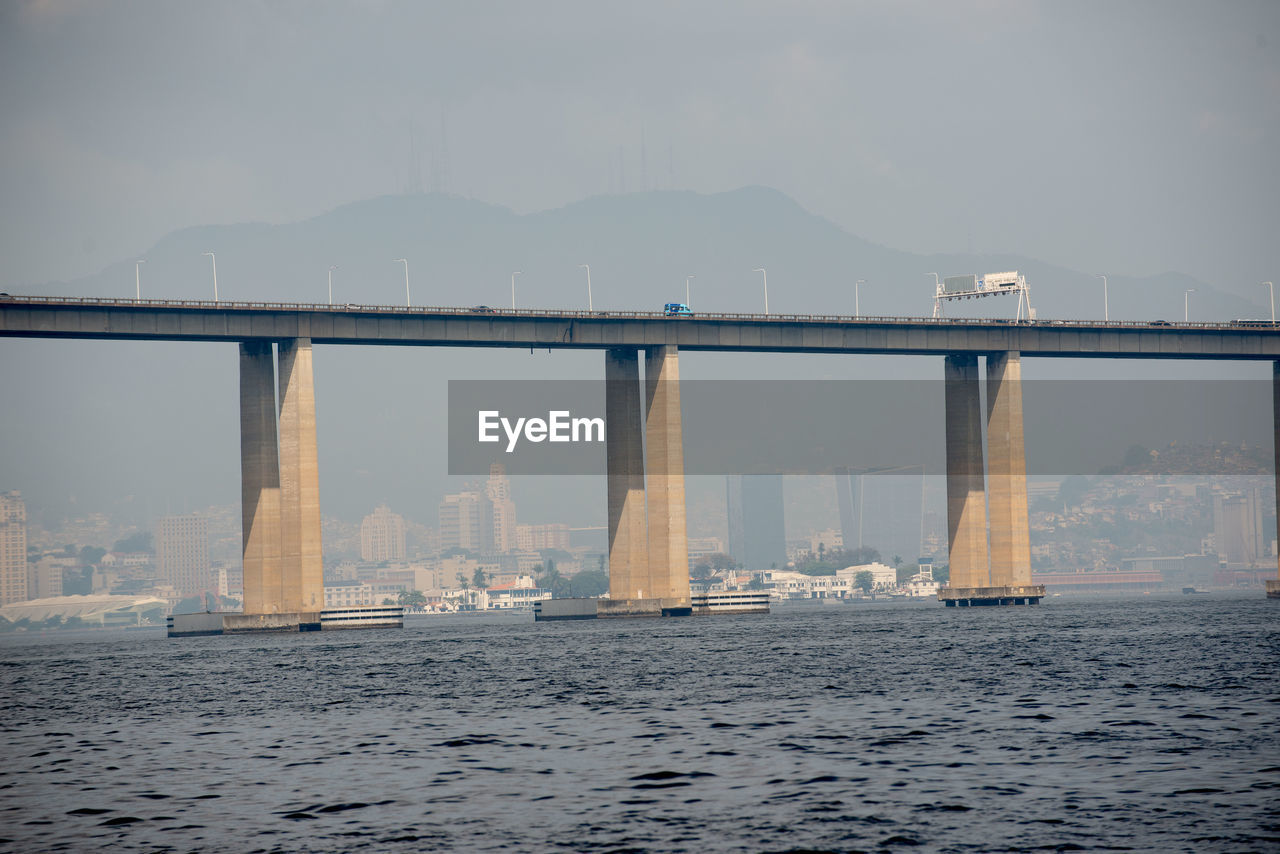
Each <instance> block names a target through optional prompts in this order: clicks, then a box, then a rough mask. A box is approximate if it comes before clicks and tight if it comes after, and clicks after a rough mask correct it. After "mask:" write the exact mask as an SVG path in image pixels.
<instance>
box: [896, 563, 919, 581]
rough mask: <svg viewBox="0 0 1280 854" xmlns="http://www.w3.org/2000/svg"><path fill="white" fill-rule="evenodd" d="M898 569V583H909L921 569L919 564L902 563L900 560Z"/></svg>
mask: <svg viewBox="0 0 1280 854" xmlns="http://www.w3.org/2000/svg"><path fill="white" fill-rule="evenodd" d="M896 569H897V572H898V583H899V584H906V583H907V582H908V581H910V580H911V579H912V578H913V577H915V574H916V573H917V572H919V571H920V567H919V566H918V565H917V564H914V563H901V562H899V563H898V564H896Z"/></svg>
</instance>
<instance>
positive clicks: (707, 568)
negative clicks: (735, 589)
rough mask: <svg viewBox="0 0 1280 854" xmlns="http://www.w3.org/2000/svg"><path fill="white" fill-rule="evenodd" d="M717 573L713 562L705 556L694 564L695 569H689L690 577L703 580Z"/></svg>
mask: <svg viewBox="0 0 1280 854" xmlns="http://www.w3.org/2000/svg"><path fill="white" fill-rule="evenodd" d="M714 574H715V573H714V572H713V571H712V569H711V562H710V561H708V560H707V559H706V558H705V557H704V558H702V559H701V560H699V561H698V562H697V563H695V564H694V565H693V569H691V570H689V577H690V578H693V579H696V580H698V581H701V580H703V579H707V578H710V577H711V576H712V575H714Z"/></svg>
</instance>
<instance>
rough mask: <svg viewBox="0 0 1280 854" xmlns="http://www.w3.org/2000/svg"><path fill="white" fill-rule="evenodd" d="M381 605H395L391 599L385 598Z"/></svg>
mask: <svg viewBox="0 0 1280 854" xmlns="http://www.w3.org/2000/svg"><path fill="white" fill-rule="evenodd" d="M382 604H383V605H394V604H396V603H395V601H394V600H393V599H391V598H387V599H383V600H382Z"/></svg>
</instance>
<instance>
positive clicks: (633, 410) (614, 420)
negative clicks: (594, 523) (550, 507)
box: [604, 350, 656, 599]
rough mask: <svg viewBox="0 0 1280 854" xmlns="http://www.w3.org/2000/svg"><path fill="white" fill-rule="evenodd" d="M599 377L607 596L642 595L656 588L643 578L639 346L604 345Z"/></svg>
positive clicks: (645, 565)
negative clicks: (604, 463) (605, 496)
mask: <svg viewBox="0 0 1280 854" xmlns="http://www.w3.org/2000/svg"><path fill="white" fill-rule="evenodd" d="M604 379H605V403H604V413H605V454H606V457H607V470H608V474H607V479H608V496H609V497H608V501H609V597H610V598H611V599H643V598H645V597H646V596H655V595H656V594H654V593H653V592H652V591H653V585H652V584H651V583H650V582H649V549H648V533H647V531H646V528H645V500H644V441H643V434H642V432H641V430H642V429H643V428H642V426H641V411H640V353H639V351H638V350H606V351H605V354H604Z"/></svg>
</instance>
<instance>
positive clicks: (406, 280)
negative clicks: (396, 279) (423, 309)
mask: <svg viewBox="0 0 1280 854" xmlns="http://www.w3.org/2000/svg"><path fill="white" fill-rule="evenodd" d="M397 261H399V262H400V263H401V264H403V265H404V307H405V308H408V307H409V306H410V305H412V304H413V303H411V302H410V301H409V260H408V259H407V258H393V259H391V263H392V264H394V263H396V262H397Z"/></svg>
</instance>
